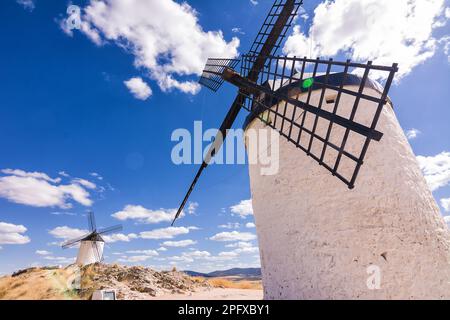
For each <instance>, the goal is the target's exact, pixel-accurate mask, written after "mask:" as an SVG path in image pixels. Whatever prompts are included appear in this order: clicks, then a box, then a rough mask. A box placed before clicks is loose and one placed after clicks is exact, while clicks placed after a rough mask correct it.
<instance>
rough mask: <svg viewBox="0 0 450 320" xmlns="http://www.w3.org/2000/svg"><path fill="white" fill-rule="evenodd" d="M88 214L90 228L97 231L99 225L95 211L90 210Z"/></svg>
mask: <svg viewBox="0 0 450 320" xmlns="http://www.w3.org/2000/svg"><path fill="white" fill-rule="evenodd" d="M87 216H88V224H89V230H90V231H95V230H96V229H97V225H96V223H95V216H94V213H93V212H92V211H89V212H88V215H87Z"/></svg>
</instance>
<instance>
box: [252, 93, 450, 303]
mask: <svg viewBox="0 0 450 320" xmlns="http://www.w3.org/2000/svg"><path fill="white" fill-rule="evenodd" d="M367 90H371V89H367ZM366 92H367V91H366ZM370 93H371V94H376V92H375V91H371V92H370ZM332 94H333V93H332V92H327V96H328V95H332ZM318 95H319V92H315V93H314V94H313V99H312V103H313V104H314V103H317V100H318ZM342 99H343V100H342V102H341V104H342V105H346V106H347V107H346V108H344V110H342V112H343V113H344V114H345V113H346V112H350V109H351V106H352V103H353V101H354V99H353V98H352V97H350V96H347V95H344V96H343V97H342ZM328 107H329V108H331V106H328ZM373 107H374V106H373V105H371V103H368V102H363V103H362V104H361V105H360V109H359V110H360V111H359V113H358V115H357V117H359V120H360V121H364V120H367V119H369V118H371V116H370V112H372V111H371V110H373ZM325 108H327V106H325ZM291 112H292V110H291V109H288V110H287V115H288V116H290V114H291ZM272 120H274V119H272ZM278 121H279V120H278ZM311 121H312V120H308V119H307V121H306V123H307V125H308V122H310V124H311V123H312V122H311ZM264 127H265V126H264V125H263V124H262V123H261V122H260V121H259V120H256V121H253V122H252V123H251V124H250V126H249V127H248V128H254V129H255V128H264ZM248 128H247V129H248ZM326 128H328V123H326V122H319V129H318V130H319V131H320V130H326ZM377 129H378V130H379V131H381V132H383V133H384V137H383V139H382V140H381V141H380V142H372V143H371V145H370V148H369V150H368V153H367V156H366V159H365V163H364V165H363V167H362V169H361V171H360V174H359V177H358V179H357V181H356V187H355V189H354V190H349V189H348V188H347V186H346V185H345V184H344V183H342V182H341V181H340V180H338V179H337V178H336V177H333V176H332V175H331V174H330V173H329V172H328V171H327V170H325V169H324V168H323V167H321V166H319V165H318V163H317V162H315V161H313V160H312V159H311V158H309V157H307V156H306V154H305V153H304V152H303V151H301V150H299V149H296V147H295V146H294V145H293V144H291V143H288V142H287V141H286V139H283V138H281V144H280V171H279V173H278V174H277V175H273V176H262V175H260V166H259V165H256V164H255V165H250V169H249V170H250V180H251V191H252V198H253V208H254V214H255V221H256V227H257V233H258V238H259V246H260V252H261V263H262V272H263V283H264V291H265V298H266V299H422V298H423V299H439V298H447V299H448V298H450V284H449V283H450V272H449V271H450V265H449V263H450V246H449V244H450V242H449V239H450V238H449V232H448V228H447V226H446V225H445V222H444V221H443V219H442V217H441V215H440V211H439V208H438V206H437V205H436V203H435V200H434V198H433V196H432V194H431V192H430V191H429V189H428V187H427V185H426V182H425V180H424V178H423V176H422V173H421V171H420V169H419V167H418V164H417V162H416V159H415V156H414V154H413V152H412V150H411V147H410V145H409V143H408V141H407V139H406V137H405V135H404V133H403V130H402V129H401V127H400V125H399V123H398V121H397V119H396V116H395V114H394V111H393V110H392V107H391V106H389V105H388V106H385V108H384V109H383V113H382V115H381V118H380V122H379V125H378V127H377ZM341 134H342V132H340V131H339V130H333V132H332V139H336V141H340V138H339V137H340V135H341ZM305 141H306V140H305ZM348 143H349V147H350V148H351V149H352V150H353V151H354V150H356V149H357V148H360V141H358V138H357V137H356V136H351V137H350V139H349V142H348ZM247 147H249V146H247ZM316 147H317V148H321V146H320V145H318V146H313V149H314V148H316ZM332 158H333V155H332V153H329V152H327V156H326V157H325V159H326V161H331V159H332ZM342 165H343V166H344V169H345V167H346V166H347V167H348V170H347V171H348V172H351V171H352V170H351V168H350V166H351V165H352V163H350V162H345V161H344V162H343V163H342ZM345 171H346V170H344V172H345ZM371 265H377V266H379V267H380V270H381V288H380V289H379V290H369V289H368V286H367V284H366V282H367V279H368V277H369V274H368V273H367V267H369V266H371Z"/></svg>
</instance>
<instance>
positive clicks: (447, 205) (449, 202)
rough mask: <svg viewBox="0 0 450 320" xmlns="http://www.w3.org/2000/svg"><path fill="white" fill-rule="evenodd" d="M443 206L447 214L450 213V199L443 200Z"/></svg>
mask: <svg viewBox="0 0 450 320" xmlns="http://www.w3.org/2000/svg"><path fill="white" fill-rule="evenodd" d="M441 206H442V208H444V210H445V212H450V198H448V199H441Z"/></svg>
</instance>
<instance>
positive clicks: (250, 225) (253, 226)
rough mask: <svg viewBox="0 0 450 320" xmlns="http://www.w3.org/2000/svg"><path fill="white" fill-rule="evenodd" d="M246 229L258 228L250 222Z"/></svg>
mask: <svg viewBox="0 0 450 320" xmlns="http://www.w3.org/2000/svg"><path fill="white" fill-rule="evenodd" d="M245 227H246V228H249V229H250V228H255V227H256V226H255V224H254V223H253V222H249V223H247V224H246V225H245Z"/></svg>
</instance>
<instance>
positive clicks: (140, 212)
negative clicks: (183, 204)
mask: <svg viewBox="0 0 450 320" xmlns="http://www.w3.org/2000/svg"><path fill="white" fill-rule="evenodd" d="M176 213H177V209H159V210H150V209H146V208H144V207H142V206H134V205H127V206H126V207H125V208H123V210H122V211H119V212H116V213H114V214H113V215H112V217H114V218H116V219H118V220H121V221H125V220H136V221H138V222H140V223H146V224H152V223H160V222H171V221H172V220H173V218H174V217H175V214H176ZM183 215H184V213H183V212H182V214H181V216H183Z"/></svg>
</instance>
